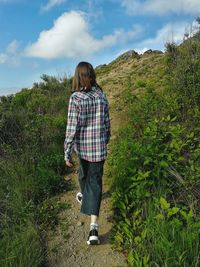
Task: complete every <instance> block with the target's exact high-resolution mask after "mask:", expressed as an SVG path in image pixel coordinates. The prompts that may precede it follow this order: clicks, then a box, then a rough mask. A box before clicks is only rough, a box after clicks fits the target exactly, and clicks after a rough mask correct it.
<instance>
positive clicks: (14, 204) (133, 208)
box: [0, 35, 200, 267]
mask: <svg viewBox="0 0 200 267" xmlns="http://www.w3.org/2000/svg"><path fill="white" fill-rule="evenodd" d="M198 36H199V35H197V37H198ZM199 56H200V42H199V39H198V38H197V39H195V40H194V39H192V38H189V37H188V40H187V42H185V43H184V45H181V46H176V45H175V44H168V45H167V47H166V52H165V53H162V52H160V51H157V50H155V51H152V50H148V51H146V52H145V53H144V54H143V55H138V54H137V53H136V52H135V51H133V50H131V51H128V52H126V53H124V54H122V55H120V56H119V57H118V58H116V59H115V60H114V61H112V62H111V63H109V64H107V65H101V66H98V67H97V68H96V74H97V81H98V83H99V84H100V85H101V86H102V88H103V90H104V92H105V93H106V95H107V97H108V100H109V108H110V117H111V135H112V136H111V142H110V144H109V152H108V159H107V161H106V163H105V172H104V177H103V201H102V208H101V213H100V233H99V234H100V238H101V241H102V245H101V246H97V247H88V246H87V245H86V242H85V240H86V238H87V234H88V223H89V220H88V218H86V217H85V216H83V215H81V214H80V212H79V206H78V204H77V203H76V201H75V195H76V192H77V190H78V179H77V175H78V163H77V158H76V155H75V154H74V160H75V166H74V168H72V169H69V168H67V167H66V165H65V162H64V160H63V141H64V136H65V127H66V115H67V104H68V101H69V96H70V94H71V83H72V79H71V78H67V77H64V78H62V79H57V78H56V77H50V76H48V75H43V76H42V82H40V83H35V84H34V85H33V87H32V89H26V88H24V89H22V90H21V91H20V92H18V93H16V94H15V95H10V96H7V97H5V96H4V97H1V101H0V135H1V143H0V155H1V158H0V176H1V180H0V200H1V202H0V203H1V204H0V211H1V213H0V216H1V222H0V229H1V230H2V235H1V239H0V258H1V265H0V266H2V267H8V266H20V267H27V266H30V267H32V266H33V267H36V266H37V267H45V266H52V267H55V266H58V267H61V266H63V267H64V266H71V267H73V266H74V267H75V266H80V267H84V266H95V267H98V266H99V267H100V266H104V267H111V266H112V267H116V266H122V267H125V266H131V267H139V266H145V267H154V266H168V267H172V266H173V267H175V266H177V267H183V266H191V267H196V266H199V264H200V262H199V223H200V214H199V211H200V207H199V203H200V202H199V199H200V198H199V196H200V194H199V192H200V183H199V177H200V169H199V164H200V162H199V159H200V139H199V136H200V128H199V123H198V122H199V119H200V110H199V107H200V93H199V92H200V90H199V88H200V86H199V85H200V67H199ZM158 237H159V238H158Z"/></svg>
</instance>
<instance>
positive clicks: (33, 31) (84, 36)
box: [0, 0, 200, 95]
mask: <svg viewBox="0 0 200 267" xmlns="http://www.w3.org/2000/svg"><path fill="white" fill-rule="evenodd" d="M198 11H200V1H199V0H168V1H167V0H121V1H120V0H107V1H106V0H93V1H92V0H82V1H81V0H74V1H70V0H37V1H28V0H0V95H7V94H10V93H15V92H17V91H18V90H20V88H23V87H31V86H32V84H33V82H37V81H40V76H41V75H42V74H44V73H45V74H49V75H54V76H63V75H67V76H71V75H73V73H74V69H75V66H76V65H77V63H78V62H79V61H89V62H91V63H92V65H93V66H94V67H96V66H97V65H99V64H104V63H109V62H110V61H112V60H113V59H115V58H116V57H117V56H118V55H120V54H121V53H123V52H125V51H127V50H130V49H134V50H136V51H138V52H139V53H143V52H144V51H145V50H147V49H150V48H151V49H160V50H163V51H164V44H165V42H166V41H171V40H172V36H173V38H174V41H176V42H177V43H178V42H181V40H182V37H183V34H184V32H185V30H187V29H189V27H190V25H191V24H192V23H193V24H194V20H195V18H196V17H197V16H198V15H200V14H198Z"/></svg>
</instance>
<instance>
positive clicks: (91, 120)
mask: <svg viewBox="0 0 200 267" xmlns="http://www.w3.org/2000/svg"><path fill="white" fill-rule="evenodd" d="M72 89H73V91H74V92H73V93H72V95H71V97H70V100H69V106H68V120H67V126H66V137H65V141H64V154H65V156H64V158H65V161H66V165H67V166H68V167H72V166H73V163H72V159H71V155H72V151H73V150H74V151H75V152H76V154H77V156H78V158H79V163H80V167H79V184H80V191H81V192H78V193H77V195H76V199H77V201H78V202H79V203H80V204H81V209H80V211H81V212H82V213H84V214H87V215H89V216H91V224H90V230H89V235H88V240H87V243H88V245H96V244H100V240H99V237H98V228H99V224H98V217H99V211H100V205H101V197H102V176H103V166H104V162H105V159H106V157H107V144H108V142H109V140H110V136H111V129H110V117H109V107H108V100H107V97H106V95H105V94H104V93H103V90H102V88H101V87H100V86H99V85H98V84H97V82H96V74H95V71H94V69H93V67H92V65H91V64H90V63H88V62H80V63H79V64H78V65H77V67H76V70H75V75H74V78H73V85H72Z"/></svg>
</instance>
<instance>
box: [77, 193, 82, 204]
mask: <svg viewBox="0 0 200 267" xmlns="http://www.w3.org/2000/svg"><path fill="white" fill-rule="evenodd" d="M82 198H83V194H82V193H81V192H78V193H77V194H76V200H77V201H78V203H80V204H82Z"/></svg>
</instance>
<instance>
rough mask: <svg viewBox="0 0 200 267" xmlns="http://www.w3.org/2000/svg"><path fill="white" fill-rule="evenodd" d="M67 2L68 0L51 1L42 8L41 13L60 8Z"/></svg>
mask: <svg viewBox="0 0 200 267" xmlns="http://www.w3.org/2000/svg"><path fill="white" fill-rule="evenodd" d="M64 2H66V0H49V1H48V3H47V4H46V5H43V6H41V11H49V10H50V9H51V8H53V7H54V6H59V5H61V4H63V3H64Z"/></svg>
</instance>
